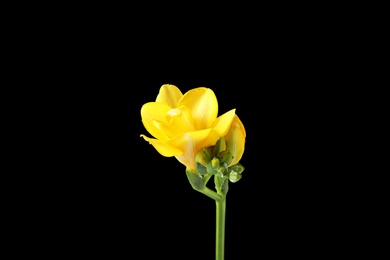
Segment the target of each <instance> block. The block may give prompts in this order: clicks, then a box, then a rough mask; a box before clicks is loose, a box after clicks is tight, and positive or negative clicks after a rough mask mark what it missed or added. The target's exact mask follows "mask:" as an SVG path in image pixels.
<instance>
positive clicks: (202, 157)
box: [195, 148, 211, 166]
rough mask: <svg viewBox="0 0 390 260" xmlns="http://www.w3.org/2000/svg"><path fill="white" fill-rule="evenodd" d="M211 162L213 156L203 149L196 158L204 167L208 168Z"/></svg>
mask: <svg viewBox="0 0 390 260" xmlns="http://www.w3.org/2000/svg"><path fill="white" fill-rule="evenodd" d="M210 160H211V155H210V153H209V152H208V151H207V149H205V148H203V149H201V150H200V151H199V152H198V153H197V154H196V157H195V161H196V162H197V163H200V164H201V165H203V166H206V165H207V164H208V163H209V161H210Z"/></svg>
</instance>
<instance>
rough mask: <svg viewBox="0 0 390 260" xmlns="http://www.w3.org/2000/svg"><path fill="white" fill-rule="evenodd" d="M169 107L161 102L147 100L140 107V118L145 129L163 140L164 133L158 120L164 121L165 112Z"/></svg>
mask: <svg viewBox="0 0 390 260" xmlns="http://www.w3.org/2000/svg"><path fill="white" fill-rule="evenodd" d="M170 109H171V108H170V107H169V106H168V105H166V104H163V103H157V102H149V103H146V104H144V105H143V106H142V108H141V118H142V123H143V124H144V126H145V128H146V130H147V131H148V132H149V133H150V134H151V135H152V136H153V137H155V138H157V139H159V140H161V141H165V140H167V139H168V136H167V135H166V133H164V131H163V130H161V128H160V127H159V124H160V122H162V123H166V120H167V118H166V114H167V112H168V111H169V110H170Z"/></svg>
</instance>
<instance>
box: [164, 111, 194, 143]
mask: <svg viewBox="0 0 390 260" xmlns="http://www.w3.org/2000/svg"><path fill="white" fill-rule="evenodd" d="M166 121H167V124H166V125H165V126H162V128H163V129H164V131H165V133H166V134H167V135H168V136H169V137H170V138H172V137H175V136H177V135H181V134H184V133H186V132H191V131H194V130H195V125H194V120H193V118H192V115H191V111H190V110H189V108H187V107H186V106H180V107H179V108H173V109H171V110H169V111H168V112H167V115H166Z"/></svg>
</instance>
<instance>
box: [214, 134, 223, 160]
mask: <svg viewBox="0 0 390 260" xmlns="http://www.w3.org/2000/svg"><path fill="white" fill-rule="evenodd" d="M225 150H226V141H225V138H224V137H221V138H219V140H218V141H217V143H216V144H215V146H214V149H213V155H214V156H218V154H219V153H220V152H222V151H225Z"/></svg>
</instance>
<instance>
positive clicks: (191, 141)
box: [141, 84, 245, 172]
mask: <svg viewBox="0 0 390 260" xmlns="http://www.w3.org/2000/svg"><path fill="white" fill-rule="evenodd" d="M217 115H218V102H217V98H216V96H215V94H214V92H213V91H212V90H211V89H209V88H205V87H199V88H195V89H192V90H189V91H188V92H186V93H185V94H184V95H183V94H182V93H181V91H180V90H179V89H178V88H177V87H176V86H174V85H170V84H165V85H162V86H161V88H160V92H159V94H158V95H157V98H156V101H155V102H148V103H146V104H144V105H143V106H142V108H141V118H142V123H143V125H144V126H145V128H146V130H147V131H148V132H149V133H150V134H151V135H152V136H153V137H154V138H149V137H147V136H145V135H141V136H142V137H143V138H144V139H145V140H146V141H148V142H149V143H150V144H151V145H153V146H154V148H155V149H156V150H157V151H158V152H159V153H160V154H161V155H163V156H166V157H171V156H175V157H176V158H177V159H178V160H179V161H180V162H181V163H182V164H184V165H185V166H186V167H187V169H189V170H191V171H192V172H195V171H196V163H195V157H196V154H197V153H198V152H199V150H201V149H202V148H204V147H209V146H212V145H215V143H216V142H217V141H218V139H219V138H221V137H223V136H225V135H227V136H226V137H227V140H228V141H227V146H228V147H229V148H230V149H232V151H234V152H235V153H237V154H235V157H234V161H237V162H238V160H239V159H240V158H241V156H242V153H243V149H244V147H243V145H244V143H245V129H244V127H243V125H242V123H241V121H240V120H239V119H238V117H237V116H236V115H235V109H232V110H230V111H228V112H226V113H225V114H223V115H221V116H219V117H217ZM230 126H232V127H230ZM229 129H230V130H229ZM235 140H237V142H236V141H235Z"/></svg>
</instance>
